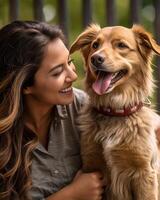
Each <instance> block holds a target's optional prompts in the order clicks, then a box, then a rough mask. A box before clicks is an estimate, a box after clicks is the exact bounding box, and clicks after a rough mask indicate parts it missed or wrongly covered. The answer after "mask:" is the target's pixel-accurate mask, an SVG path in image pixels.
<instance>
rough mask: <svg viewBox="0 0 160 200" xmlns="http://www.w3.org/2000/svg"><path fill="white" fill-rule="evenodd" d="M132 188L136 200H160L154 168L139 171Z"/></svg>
mask: <svg viewBox="0 0 160 200" xmlns="http://www.w3.org/2000/svg"><path fill="white" fill-rule="evenodd" d="M132 189H133V196H134V199H136V200H158V181H157V174H156V172H155V171H154V170H153V169H143V170H142V171H138V172H137V174H135V177H134V179H133V181H132Z"/></svg>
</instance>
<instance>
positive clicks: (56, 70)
mask: <svg viewBox="0 0 160 200" xmlns="http://www.w3.org/2000/svg"><path fill="white" fill-rule="evenodd" d="M62 72H63V66H59V67H57V68H56V69H54V70H53V71H52V76H54V77H56V76H59V75H60V74H61V73H62Z"/></svg>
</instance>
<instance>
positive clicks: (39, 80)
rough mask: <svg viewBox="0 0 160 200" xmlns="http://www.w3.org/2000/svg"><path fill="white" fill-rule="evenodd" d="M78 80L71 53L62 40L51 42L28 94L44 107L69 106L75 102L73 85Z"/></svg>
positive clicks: (28, 89)
mask: <svg viewBox="0 0 160 200" xmlns="http://www.w3.org/2000/svg"><path fill="white" fill-rule="evenodd" d="M76 79H77V74H76V72H75V66H74V64H73V63H72V60H71V58H70V56H69V51H68V49H67V48H66V47H65V45H64V43H63V42H62V40H60V39H56V40H54V41H52V42H50V43H49V44H48V46H47V48H46V51H45V54H44V59H43V61H42V63H41V66H40V68H39V70H38V71H37V72H36V74H35V81H34V85H33V86H31V87H28V88H27V89H26V90H27V91H28V92H27V93H28V94H29V95H30V96H31V98H33V99H34V100H36V101H38V102H39V103H41V104H42V105H43V104H44V105H49V106H50V105H55V104H61V105H64V104H69V103H71V102H72V101H73V90H72V83H73V82H74V81H75V80H76Z"/></svg>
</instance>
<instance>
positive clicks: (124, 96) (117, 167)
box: [70, 24, 160, 200]
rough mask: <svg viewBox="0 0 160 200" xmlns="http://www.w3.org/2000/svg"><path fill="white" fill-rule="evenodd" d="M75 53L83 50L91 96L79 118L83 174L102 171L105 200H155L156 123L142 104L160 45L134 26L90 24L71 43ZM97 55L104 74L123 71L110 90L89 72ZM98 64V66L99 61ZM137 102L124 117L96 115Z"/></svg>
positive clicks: (140, 28) (156, 191)
mask: <svg viewBox="0 0 160 200" xmlns="http://www.w3.org/2000/svg"><path fill="white" fill-rule="evenodd" d="M76 50H81V53H82V55H83V58H84V62H85V68H86V81H85V83H86V91H87V93H88V95H89V103H88V104H87V105H86V106H85V107H84V109H83V111H82V114H81V116H80V118H79V123H80V128H81V131H82V140H81V149H82V159H83V169H84V171H86V172H89V171H94V170H102V172H103V173H104V175H105V177H106V181H107V182H108V184H107V186H108V187H107V192H106V198H105V199H108V200H158V179H157V178H158V168H159V157H158V146H157V140H156V136H155V130H156V129H157V127H158V123H159V124H160V121H159V117H158V115H157V114H156V113H155V112H154V110H153V109H152V108H150V107H149V106H146V105H145V102H146V99H147V98H148V97H149V96H151V95H152V91H153V86H154V84H153V77H152V70H151V59H152V54H153V53H157V54H160V46H159V45H157V44H156V42H155V41H154V40H153V38H152V36H151V34H149V33H148V32H146V31H145V30H144V29H143V28H142V27H141V26H138V25H134V26H133V27H132V28H131V29H129V28H125V27H122V26H115V27H105V28H100V27H99V26H98V25H94V24H92V25H91V26H89V27H87V28H86V30H85V31H84V32H83V33H82V34H81V35H80V36H79V37H78V38H77V39H76V41H75V42H74V43H73V44H72V46H71V49H70V52H71V53H73V52H74V51H76ZM97 55H98V56H101V57H103V58H104V61H102V62H103V63H102V66H101V67H102V68H103V70H104V71H105V70H106V71H107V72H111V73H112V74H114V73H115V72H120V71H121V72H122V74H123V75H122V77H120V79H118V80H116V78H115V81H113V80H114V77H112V79H113V80H111V81H112V82H111V83H110V85H109V86H108V85H107V84H108V82H107V81H106V83H105V84H106V86H104V84H102V83H103V82H100V81H97V80H98V76H99V74H98V73H99V72H98V69H96V70H97V72H98V73H96V70H95V69H94V67H93V65H94V64H93V62H94V60H93V57H94V56H97ZM96 62H100V64H101V59H100V60H98V61H97V60H96ZM96 67H97V68H98V67H99V66H97V63H96ZM117 74H118V73H117ZM117 74H115V76H118V75H117ZM119 76H120V75H119ZM96 88H98V89H96ZM96 91H98V93H99V94H97V92H96ZM140 102H143V107H142V108H141V109H139V110H138V111H137V112H135V113H132V114H130V115H128V116H123V117H122V116H120V117H117V116H106V115H103V114H101V113H99V112H98V111H97V110H96V109H99V108H108V107H111V108H113V109H116V110H117V109H118V110H119V109H123V108H124V107H129V106H134V105H136V104H139V103H140ZM95 108H96V109H95ZM159 199H160V198H159Z"/></svg>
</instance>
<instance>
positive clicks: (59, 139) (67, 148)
mask: <svg viewBox="0 0 160 200" xmlns="http://www.w3.org/2000/svg"><path fill="white" fill-rule="evenodd" d="M76 78H77V74H76V72H75V66H74V64H73V62H72V59H71V58H70V56H69V51H68V49H67V48H66V45H65V38H64V36H63V34H62V32H61V30H60V29H59V28H58V27H56V26H51V25H48V24H46V23H42V22H35V21H15V22H12V23H10V24H8V25H6V26H4V27H3V28H2V29H0V200H2V199H3V200H28V199H32V200H42V199H47V200H60V199H66V200H71V199H74V200H77V199H78V200H88V199H90V200H92V199H101V196H102V192H103V189H102V188H103V182H102V175H101V174H100V173H99V172H92V173H88V174H84V173H82V172H78V173H77V171H78V170H79V169H80V168H81V156H80V145H79V141H80V138H79V130H78V127H77V126H76V117H77V115H78V112H79V110H80V108H81V107H82V105H83V104H84V103H85V101H86V100H87V98H86V94H85V93H84V92H83V91H81V90H78V89H75V88H72V83H73V82H74V81H75V80H76Z"/></svg>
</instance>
